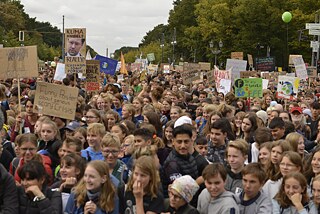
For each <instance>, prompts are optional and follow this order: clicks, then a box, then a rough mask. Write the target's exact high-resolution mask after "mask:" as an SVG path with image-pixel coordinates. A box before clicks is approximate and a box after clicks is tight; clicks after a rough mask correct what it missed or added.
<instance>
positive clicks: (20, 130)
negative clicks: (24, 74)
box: [18, 75, 23, 134]
mask: <svg viewBox="0 0 320 214" xmlns="http://www.w3.org/2000/svg"><path fill="white" fill-rule="evenodd" d="M18 111H19V114H20V115H21V93H20V78H19V75H18ZM22 128H23V127H21V125H20V127H19V134H22Z"/></svg>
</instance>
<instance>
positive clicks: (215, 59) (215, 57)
mask: <svg viewBox="0 0 320 214" xmlns="http://www.w3.org/2000/svg"><path fill="white" fill-rule="evenodd" d="M214 65H217V54H216V53H215V54H214Z"/></svg>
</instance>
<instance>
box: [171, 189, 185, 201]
mask: <svg viewBox="0 0 320 214" xmlns="http://www.w3.org/2000/svg"><path fill="white" fill-rule="evenodd" d="M169 197H172V198H173V199H174V200H177V201H178V200H181V199H182V197H181V196H180V195H178V194H174V193H173V192H172V191H169Z"/></svg>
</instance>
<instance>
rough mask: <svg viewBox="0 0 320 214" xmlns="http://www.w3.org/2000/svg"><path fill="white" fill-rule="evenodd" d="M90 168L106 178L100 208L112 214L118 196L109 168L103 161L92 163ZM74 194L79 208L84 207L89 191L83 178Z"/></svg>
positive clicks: (102, 188) (102, 186)
mask: <svg viewBox="0 0 320 214" xmlns="http://www.w3.org/2000/svg"><path fill="white" fill-rule="evenodd" d="M88 166H90V167H93V168H94V169H95V170H96V171H97V172H98V173H99V175H100V176H101V177H102V176H106V178H107V179H106V181H105V182H104V183H103V184H102V185H101V193H100V198H99V203H98V207H100V208H101V209H103V210H104V211H106V212H111V211H112V210H114V208H115V200H114V199H115V196H116V190H115V187H114V185H113V184H112V182H111V179H110V175H109V167H108V165H107V163H106V162H104V161H101V160H94V161H91V162H89V163H88V165H87V167H88ZM74 192H75V197H76V201H77V206H78V207H80V206H84V205H85V202H86V197H87V189H86V185H85V182H84V179H83V178H82V179H81V181H80V182H79V183H78V185H77V186H76V187H75V189H74Z"/></svg>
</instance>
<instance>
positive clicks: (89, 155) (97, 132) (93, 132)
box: [81, 123, 106, 162]
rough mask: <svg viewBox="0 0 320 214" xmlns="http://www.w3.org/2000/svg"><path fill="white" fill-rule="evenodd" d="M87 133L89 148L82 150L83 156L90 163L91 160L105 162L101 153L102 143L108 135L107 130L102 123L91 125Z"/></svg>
mask: <svg viewBox="0 0 320 214" xmlns="http://www.w3.org/2000/svg"><path fill="white" fill-rule="evenodd" d="M87 132H88V133H87V141H88V144H89V147H88V148H86V149H85V150H81V156H82V157H84V158H85V159H86V160H87V161H88V162H89V161H91V160H104V157H103V155H102V152H101V141H102V138H103V136H104V135H105V134H106V128H105V127H104V125H102V124H101V123H91V124H89V126H88V129H87Z"/></svg>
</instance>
